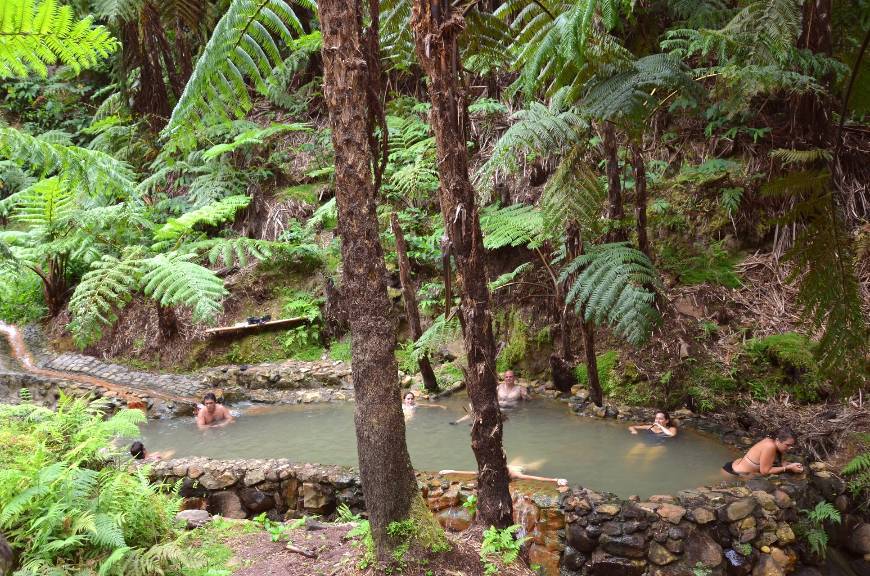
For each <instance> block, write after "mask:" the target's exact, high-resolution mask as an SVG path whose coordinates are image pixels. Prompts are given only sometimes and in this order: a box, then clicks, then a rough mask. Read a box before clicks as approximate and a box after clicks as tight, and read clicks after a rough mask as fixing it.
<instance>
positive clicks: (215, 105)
mask: <svg viewBox="0 0 870 576" xmlns="http://www.w3.org/2000/svg"><path fill="white" fill-rule="evenodd" d="M292 4H295V5H296V6H299V7H302V8H304V9H306V10H309V11H311V12H312V13H316V11H317V6H316V4H315V2H314V1H313V0H292ZM294 34H295V35H302V34H304V30H303V27H302V23H301V22H300V21H299V18H298V16H297V15H296V13H295V12H294V10H293V8H292V6H291V3H290V2H287V1H285V0H233V2H232V3H231V4H230V7H229V9H228V10H227V12H226V14H224V16H223V17H222V18H221V19H220V21H219V22H218V23H217V25H216V26H215V29H214V32H212V35H211V38H210V39H209V41H208V44H207V45H206V47H205V49H204V50H203V53H202V56H200V58H199V60H198V61H197V63H196V67H195V68H194V70H193V74H191V76H190V80H188V82H187V85H186V86H185V87H184V92H183V93H182V94H181V97H180V98H179V99H178V103H177V104H176V105H175V109H174V110H173V111H172V116H171V118H170V119H169V123H168V124H167V125H166V128H165V129H164V134H165V135H167V136H169V137H170V139H171V141H172V142H173V143H175V144H180V145H182V146H183V147H192V146H193V145H194V144H195V140H196V135H195V134H196V133H195V129H196V128H198V127H200V126H201V125H202V124H203V123H204V119H205V118H206V117H218V118H224V119H230V118H232V117H237V118H240V117H242V116H243V115H244V114H245V113H246V112H247V111H248V110H249V109H250V107H251V99H250V96H249V95H248V88H247V83H246V82H247V80H250V81H251V82H253V84H254V87H255V88H256V89H257V90H258V91H259V92H261V93H264V94H265V93H266V92H267V86H266V78H268V77H269V76H270V75H271V73H272V70H273V69H275V68H276V67H278V66H279V65H280V64H281V63H282V62H283V58H282V57H281V49H280V48H279V45H283V46H291V45H292V43H293V37H294Z"/></svg>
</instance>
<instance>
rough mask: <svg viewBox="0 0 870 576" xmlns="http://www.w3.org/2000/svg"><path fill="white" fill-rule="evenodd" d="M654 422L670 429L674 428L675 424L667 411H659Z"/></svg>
mask: <svg viewBox="0 0 870 576" xmlns="http://www.w3.org/2000/svg"><path fill="white" fill-rule="evenodd" d="M654 422H655V423H656V424H661V425H662V426H665V427H668V428H670V427H672V426H674V423H673V422H671V415H670V414H668V411H667V410H659V411H658V412H656V417H655V420H654Z"/></svg>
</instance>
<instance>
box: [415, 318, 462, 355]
mask: <svg viewBox="0 0 870 576" xmlns="http://www.w3.org/2000/svg"><path fill="white" fill-rule="evenodd" d="M461 330H462V328H461V326H460V325H459V318H457V317H456V316H453V317H451V318H450V319H449V320H447V318H445V316H444V314H441V315H439V316H438V317H437V318H435V319H434V320H433V321H432V325H431V326H429V327H428V328H427V329H426V330H425V331H424V332H423V333H422V334H421V335H420V337H419V338H417V340H416V341H415V342H414V348H413V351H412V353H411V356H412V357H413V359H414V361H415V362H419V361H420V359H421V358H422V357H423V356H427V355H428V356H431V355H432V354H433V353H435V352H437V351H438V348H440V347H441V346H444V345H445V344H447V343H448V342H450V341H451V340H454V339H456V337H457V336H459V334H460V332H461Z"/></svg>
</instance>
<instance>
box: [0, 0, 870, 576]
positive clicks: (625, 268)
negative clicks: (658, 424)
mask: <svg viewBox="0 0 870 576" xmlns="http://www.w3.org/2000/svg"><path fill="white" fill-rule="evenodd" d="M439 5H440V4H439ZM324 6H326V4H324ZM354 6H356V4H354ZM369 7H370V8H372V10H363V11H362V12H365V15H364V16H359V18H357V22H356V26H357V27H358V28H359V34H358V35H357V36H358V38H359V41H360V46H365V48H360V49H359V50H360V52H365V54H362V55H361V56H360V57H361V58H363V60H364V61H365V62H366V63H367V64H366V66H367V72H366V74H367V76H366V81H365V82H363V84H361V86H363V88H361V89H364V90H365V91H366V96H365V97H364V98H363V97H361V99H360V102H365V108H366V112H365V114H366V126H365V129H366V134H365V135H363V136H362V137H361V138H360V139H359V140H358V141H359V142H367V143H368V145H367V146H363V148H367V150H366V151H365V154H366V155H367V156H366V159H365V161H364V163H363V164H364V165H365V166H366V170H365V174H362V173H357V174H356V175H355V176H356V177H357V178H358V179H359V180H358V181H359V182H366V184H365V186H366V190H369V189H370V190H371V193H370V194H369V193H368V192H366V193H365V194H363V193H362V192H358V191H356V190H355V191H354V192H355V193H356V192H358V193H359V196H358V198H359V199H360V203H362V200H363V199H365V198H368V197H369V196H371V202H372V203H373V204H372V205H374V203H375V202H376V204H377V205H376V207H375V208H374V212H375V214H376V221H375V222H374V223H373V224H374V226H375V229H376V232H374V233H373V234H372V235H373V236H378V238H375V239H372V238H369V236H366V238H367V239H368V240H369V241H374V244H378V245H379V246H380V245H382V246H383V247H384V259H385V264H386V267H387V273H388V277H389V280H388V281H389V284H390V286H389V288H388V294H389V296H391V297H392V298H393V299H394V300H398V298H399V295H400V294H402V293H403V292H402V291H400V290H399V288H402V289H404V295H405V296H404V297H403V300H404V301H405V304H406V310H405V311H403V312H404V316H405V317H407V318H408V319H410V318H412V317H413V315H414V312H415V309H419V313H420V315H421V317H422V323H421V324H422V325H421V326H418V327H416V329H415V327H414V326H411V327H410V328H409V330H408V331H400V332H399V340H400V342H399V344H398V346H396V347H395V348H396V353H395V354H396V357H397V362H398V366H399V368H400V369H401V370H403V371H404V372H406V373H416V372H417V371H418V370H419V365H420V363H421V362H424V361H425V362H426V363H427V364H428V359H429V358H432V360H433V362H434V363H435V370H434V375H435V377H436V378H437V380H438V382H437V383H435V384H432V382H427V385H429V386H430V387H432V386H435V385H437V384H441V385H444V384H450V383H452V382H453V381H456V380H460V379H463V378H465V379H470V383H469V388H470V390H471V392H472V396H473V397H474V393H475V391H476V390H488V389H489V388H490V387H491V386H490V385H491V384H492V382H489V380H487V378H489V379H491V374H490V372H491V370H489V372H487V370H483V369H482V368H481V367H484V366H488V367H492V366H495V367H497V369H498V370H504V369H507V368H510V367H513V368H517V369H519V370H521V371H523V372H525V373H526V375H528V376H539V375H541V374H545V373H549V375H551V376H552V378H553V380H554V381H555V385H556V387H557V388H559V389H561V390H562V391H564V392H568V391H570V390H571V387H572V385H573V384H574V383H575V382H579V383H580V384H583V385H584V387H588V388H589V392H590V397H591V399H592V401H593V402H595V403H596V404H599V405H600V404H602V403H603V402H605V401H606V400H607V399H610V401H614V402H630V403H638V404H650V405H664V406H667V407H676V406H680V405H684V404H687V405H689V406H690V407H691V408H693V409H695V410H698V411H710V410H716V409H719V408H722V407H724V406H725V405H728V404H729V403H732V402H733V401H734V400H735V399H741V400H748V399H756V400H764V399H767V398H771V397H774V396H777V395H780V394H783V393H785V394H788V395H789V396H790V397H791V398H793V399H794V400H796V401H798V402H815V401H819V400H824V399H829V398H842V397H845V396H848V395H849V394H851V393H853V392H854V391H857V390H860V389H861V388H863V387H864V386H866V375H867V373H868V354H867V342H868V325H867V321H866V320H867V312H868V279H870V224H868V189H867V182H868V181H870V168H868V167H870V161H868V160H870V158H868V153H867V149H868V127H867V117H868V113H870V99H868V94H870V69H868V59H867V58H866V57H865V55H866V50H867V44H868V37H870V32H868V28H870V4H868V3H867V2H866V1H865V0H822V1H820V2H806V3H804V2H801V1H799V0H750V1H735V0H697V1H685V0H657V1H652V2H645V3H635V2H625V1H621V0H573V1H555V0H506V1H497V0H482V1H479V2H473V3H469V4H467V5H465V6H464V7H463V8H462V10H461V11H459V10H457V9H455V8H450V9H449V10H447V12H446V13H445V14H439V13H436V12H438V11H437V10H434V11H431V10H432V5H429V8H426V6H425V5H424V4H423V3H420V2H410V1H408V0H384V1H382V2H380V3H376V2H375V3H371V4H370V5H369ZM430 11H431V12H430ZM448 16H449V19H448ZM319 18H320V15H319V14H318V6H317V5H316V4H315V3H314V2H313V1H311V0H293V1H285V0H232V1H229V0H182V1H179V2H156V1H154V0H115V1H107V0H71V1H70V2H69V3H68V5H62V4H61V3H59V2H57V1H55V0H6V1H5V2H3V3H2V5H0V27H2V34H0V79H2V80H3V86H2V88H0V91H2V92H0V93H2V101H0V270H2V275H0V319H2V320H5V321H8V322H17V323H27V322H34V321H43V322H45V323H46V325H47V326H48V327H49V328H50V329H51V331H52V334H54V335H55V336H57V337H58V343H59V344H61V345H64V343H65V344H66V345H74V346H76V347H79V348H82V349H86V350H91V351H95V350H100V351H102V352H106V353H110V354H114V355H117V356H125V357H126V359H127V360H128V361H131V362H136V363H139V364H140V365H148V366H158V367H161V368H164V369H186V368H192V367H196V366H199V365H202V364H206V363H220V362H236V363H242V362H255V361H265V360H271V359H277V358H284V357H288V356H295V357H298V358H303V359H317V358H319V357H321V356H322V355H325V354H326V355H329V356H331V357H333V358H337V359H348V357H349V356H350V350H351V348H352V349H353V350H355V351H356V354H359V353H360V352H359V351H360V350H361V349H360V348H358V344H357V343H354V344H353V346H352V347H351V341H350V338H351V337H352V336H353V334H352V333H351V334H350V335H349V336H348V328H349V326H351V325H353V324H354V321H355V320H357V317H356V316H355V314H357V312H359V311H358V310H353V309H348V308H349V307H348V305H347V304H346V303H347V302H350V301H353V298H354V297H362V294H360V293H356V288H353V287H354V286H356V284H353V282H350V284H349V285H350V286H351V288H353V290H351V291H352V292H354V293H350V292H349V291H348V286H345V281H347V280H348V279H349V278H352V274H351V275H349V274H343V273H342V272H343V270H342V259H343V258H344V259H345V260H346V259H347V258H348V254H347V253H345V254H342V246H347V245H348V243H349V242H350V241H352V240H355V239H357V238H355V237H353V236H347V234H349V233H350V232H348V227H351V228H353V226H351V225H350V224H349V223H350V218H351V216H352V215H353V212H352V211H348V210H349V208H350V207H351V205H352V200H351V199H352V196H350V195H348V196H345V197H344V198H345V199H344V200H343V199H342V198H343V197H342V194H341V192H342V189H341V188H340V185H341V184H342V182H345V183H346V182H348V181H349V180H347V177H348V173H347V170H348V162H347V160H346V157H345V156H342V157H341V162H339V163H338V165H337V162H336V155H337V154H346V153H347V150H341V149H339V147H338V146H336V145H335V142H336V138H344V137H346V136H348V134H346V133H345V134H342V133H336V131H335V125H334V124H332V123H331V122H337V121H338V120H337V118H339V115H337V113H336V109H335V106H334V104H336V103H330V101H329V98H328V96H329V90H328V88H329V86H326V89H325V87H324V76H326V77H327V78H328V76H329V72H330V70H329V69H328V66H327V65H328V64H329V62H331V60H330V59H329V58H325V57H324V56H323V54H333V53H332V52H329V51H330V50H334V47H330V45H327V40H328V39H327V38H325V37H324V34H325V33H326V32H327V30H326V28H325V27H323V30H322V29H321V28H322V27H321V24H322V23H321V22H320V20H319ZM435 30H437V34H436V33H435ZM427 31H428V32H427ZM427 35H428V36H427ZM436 37H437V41H434V44H432V42H433V41H432V38H436ZM427 38H429V39H428V40H427ZM432 50H441V51H442V52H439V53H440V54H441V56H442V57H441V59H440V60H438V62H441V64H440V65H439V64H438V62H436V61H435V60H437V59H434V58H432V57H431V54H432V53H433V52H431V51H432ZM330 58H331V56H330ZM444 62H451V63H452V66H451V67H450V70H445V69H444V66H443V63H444ZM330 115H331V117H332V120H328V118H329V116H330ZM356 136H359V135H356ZM357 148H359V147H357ZM357 151H358V152H360V153H362V151H360V150H357ZM448 160H449V161H448ZM343 171H344V172H343ZM345 185H346V184H345ZM337 188H338V190H337ZM337 192H338V193H337ZM367 201H368V200H367ZM366 205H368V204H366ZM339 220H341V222H339ZM391 220H392V221H393V222H394V225H393V226H391ZM339 223H340V224H342V226H339ZM370 223H371V222H370ZM478 227H479V229H478ZM397 231H398V232H400V233H401V236H402V237H403V238H402V240H399V239H398V238H397V234H396V232H397ZM378 241H379V242H378ZM398 243H402V244H403V245H406V249H404V250H397V249H396V246H397V244H398ZM378 250H380V248H378ZM373 254H376V255H377V257H378V258H380V256H379V254H380V252H378V251H377V250H376V251H375V252H373ZM373 270H375V272H377V273H378V274H380V272H379V269H376V268H373ZM400 271H401V272H402V274H399V272H400ZM353 272H356V269H355V268H354V270H353ZM454 272H456V273H457V274H454ZM457 275H458V277H459V278H461V281H459V282H458V283H457V282H456V278H455V276H457ZM403 284H404V285H403ZM343 290H344V293H343V292H342V291H343ZM409 296H416V298H415V300H416V301H415V302H411V298H410V297H409ZM343 303H344V305H343ZM474 306H477V307H478V309H477V312H474V311H473V307H474ZM266 312H268V313H271V314H272V315H273V317H279V316H280V317H290V316H293V317H305V318H307V319H308V320H309V323H308V324H306V325H305V326H301V327H299V328H295V329H293V330H290V331H288V332H286V333H283V334H279V335H261V336H256V337H248V338H247V339H245V340H242V341H240V342H239V343H236V344H232V345H226V346H224V347H223V348H221V347H219V346H218V347H214V348H211V347H209V346H207V345H204V344H202V342H201V338H200V337H199V334H198V333H197V330H196V326H198V325H200V324H202V323H207V322H212V323H214V322H218V321H223V322H233V321H236V320H238V319H242V318H244V317H246V316H248V315H251V314H256V315H260V314H263V313H266ZM395 312H396V314H393V313H392V312H390V314H391V315H395V316H402V313H399V311H398V308H396V310H395ZM490 314H491V316H490ZM490 318H492V320H493V321H492V322H490ZM424 328H425V330H423V329H424ZM463 330H464V331H465V332H466V333H467V334H474V335H475V336H471V337H469V338H470V339H472V340H474V339H475V338H477V339H478V340H476V341H478V342H479V343H480V345H479V346H472V347H471V348H470V350H471V351H472V353H466V354H462V353H458V354H457V353H454V352H453V351H446V350H445V347H446V346H447V345H449V344H451V343H452V342H454V341H456V340H457V339H458V337H459V334H460V333H461V332H462V331H463ZM351 332H353V331H351ZM129 334H137V336H136V337H135V338H133V337H130V336H129ZM469 338H467V339H466V340H468V339H469ZM401 340H404V342H401ZM581 343H582V344H581ZM392 347H393V345H392V344H389V348H391V349H392ZM170 350H171V351H170ZM476 350H483V352H482V353H481V354H480V355H477V353H476V352H475V351H476ZM161 355H165V356H168V361H164V360H163V359H161ZM491 356H495V358H492V357H491ZM542 358H543V359H544V361H543V362H542V361H541V359H542ZM383 365H388V366H392V363H391V362H390V363H387V364H383ZM477 378H480V379H481V380H480V382H478V381H477V380H476V379H477ZM485 401H487V399H486V398H484V397H483V396H481V398H480V402H481V404H480V406H483V404H484V403H485ZM76 410H80V408H76ZM475 410H478V404H477V403H475ZM34 414H37V413H36V412H34ZM24 416H26V418H25V420H24V421H25V422H30V420H29V418H30V416H28V415H24ZM94 425H95V424H94ZM33 434H35V435H36V434H37V432H36V431H33ZM484 436H487V435H484ZM489 436H491V435H489ZM489 436H487V437H489ZM36 437H37V436H34V438H36ZM68 448H69V447H68ZM70 449H71V448H70ZM54 454H55V455H54V456H52V458H55V459H57V461H58V462H67V460H66V459H67V458H68V456H67V455H66V452H65V451H64V450H60V451H57V452H55V453H54ZM87 457H88V458H91V457H93V454H90V455H89V456H87ZM76 458H79V456H76ZM67 463H68V464H70V463H69V462H67ZM86 464H87V461H86V460H75V462H72V463H71V465H70V467H69V470H79V468H81V469H82V470H89V468H87V466H86ZM499 466H500V467H503V465H498V466H497V467H499ZM865 468H866V467H864V466H863V464H862V463H859V464H856V465H855V468H854V470H855V473H856V474H858V480H856V482H857V481H860V478H863V476H861V475H860V474H862V473H863V471H864V469H865ZM21 469H22V470H24V471H25V472H22V473H30V472H26V470H27V469H28V468H27V466H24V467H23V468H21ZM31 472H32V471H31ZM70 474H79V475H80V474H81V473H80V472H79V471H76V472H70ZM84 474H85V475H86V476H87V475H88V474H89V473H84ZM77 477H78V476H76V478H77ZM70 478H71V479H72V480H74V478H72V477H70ZM72 480H71V481H72ZM22 481H23V480H22ZM92 481H94V482H96V481H97V480H96V477H95V478H94V479H92ZM484 484H485V483H484ZM861 489H863V488H861ZM489 503H490V499H489V498H483V499H482V502H481V506H482V509H483V510H484V511H485V510H487V509H488V508H487V506H488V505H489ZM73 504H74V503H73ZM73 504H70V505H73ZM75 505H78V504H75ZM92 512H93V514H95V515H96V514H98V513H99V511H92ZM95 517H96V516H95ZM3 518H5V519H6V520H3ZM3 518H0V521H2V522H3V524H4V526H5V525H7V523H8V522H9V521H10V520H9V518H12V517H11V516H10V517H9V518H7V516H4V517H3ZM94 526H96V524H94ZM100 526H102V525H100ZM155 526H158V525H155ZM385 526H386V524H384V526H381V528H384V527H385ZM96 527H99V526H96ZM502 527H503V526H502ZM120 529H123V527H121V528H120ZM16 530H18V528H16ZM88 530H90V532H88ZM114 530H115V532H114V533H115V536H118V535H117V529H114ZM377 530H379V528H378V526H375V531H376V532H377ZM79 532H80V533H81V534H85V533H87V534H91V535H90V536H76V543H75V544H76V546H79V545H84V544H85V543H86V542H89V543H90V544H88V545H89V546H90V545H92V546H93V548H87V549H86V551H85V552H83V554H85V555H92V556H94V557H97V558H100V561H101V562H109V560H111V562H112V563H113V564H112V565H114V563H117V562H121V561H122V560H123V561H125V562H137V561H138V560H135V558H137V557H138V556H136V555H135V554H133V549H132V548H130V551H129V552H124V553H121V552H118V553H117V555H114V554H113V555H112V556H111V557H110V559H105V558H102V557H101V556H100V554H101V553H102V552H99V551H100V550H108V549H109V548H107V547H106V545H107V544H113V546H114V544H117V546H114V549H116V550H120V549H122V548H124V546H125V545H122V541H121V540H119V539H118V538H119V536H118V537H116V538H115V539H114V540H112V542H108V540H106V539H105V538H104V537H103V536H101V535H99V534H100V532H99V531H98V530H96V529H93V530H91V529H90V528H88V527H82V528H81V530H80V531H79ZM79 532H77V533H76V534H78V533H79ZM46 534H48V532H46ZM13 536H14V537H15V538H18V537H19V535H18V532H15V533H14V534H13ZM20 537H21V538H24V537H25V533H24V532H22V533H21V536H20ZM27 537H30V536H27ZM40 537H42V536H40ZM67 537H71V536H64V538H67ZM101 538H102V540H101ZM160 538H162V535H161V536H160V537H156V536H155V537H153V538H151V539H150V540H147V542H149V543H151V544H156V543H157V542H158V541H159V540H160ZM88 539H90V540H88ZM69 545H70V546H72V543H70V544H69ZM56 546H67V545H66V544H63V545H61V544H57V545H56ZM101 546H102V548H101ZM143 550H144V549H143ZM140 552H141V554H147V552H146V551H140ZM140 552H137V553H136V554H139V553H140ZM89 557H90V556H89ZM143 557H144V556H143ZM32 561H33V562H39V561H40V560H39V558H38V557H36V556H34V558H33V559H32ZM119 565H120V564H119ZM107 570H109V568H107Z"/></svg>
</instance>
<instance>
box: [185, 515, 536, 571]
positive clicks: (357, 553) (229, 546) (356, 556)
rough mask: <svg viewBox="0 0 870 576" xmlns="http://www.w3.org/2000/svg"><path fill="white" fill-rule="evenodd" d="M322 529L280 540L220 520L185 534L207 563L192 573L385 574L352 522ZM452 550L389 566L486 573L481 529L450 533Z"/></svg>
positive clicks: (516, 566) (520, 567)
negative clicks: (368, 556)
mask: <svg viewBox="0 0 870 576" xmlns="http://www.w3.org/2000/svg"><path fill="white" fill-rule="evenodd" d="M323 526H324V528H323V529H320V530H306V529H305V528H299V529H296V530H288V531H286V532H285V535H284V536H283V537H282V539H281V540H279V541H278V542H272V540H271V538H270V535H269V533H268V532H265V531H263V530H261V529H259V528H258V527H257V526H256V524H254V523H252V522H246V521H232V520H224V519H219V520H216V521H215V522H213V523H212V524H210V525H207V526H205V527H203V528H200V529H197V530H194V531H192V532H189V533H188V534H186V535H185V537H184V538H185V540H186V541H187V543H188V544H189V546H190V548H191V549H193V550H199V551H200V552H202V553H203V554H204V555H205V556H206V558H207V561H208V564H207V565H206V566H205V567H203V568H201V569H199V570H193V571H186V572H185V573H186V574H187V576H213V575H228V574H233V575H234V576H269V575H274V576H369V575H374V574H379V573H382V572H383V571H379V570H376V569H375V567H373V566H365V567H362V565H363V564H364V563H363V558H364V556H365V550H364V548H363V546H362V545H361V544H360V542H359V540H358V539H349V538H348V537H347V534H348V532H350V531H351V529H352V528H353V526H354V525H353V524H325V525H323ZM447 538H448V541H449V542H450V545H451V550H449V551H448V552H444V553H439V554H434V553H428V554H424V555H419V554H417V553H415V552H414V551H412V552H409V553H408V554H407V557H406V561H405V565H404V568H403V569H399V568H398V567H394V568H392V570H389V573H392V574H397V575H398V574H402V575H404V576H431V575H433V574H437V575H439V576H483V574H484V567H483V564H482V563H481V561H480V541H481V539H482V530H481V529H480V528H478V527H474V528H472V529H469V530H466V531H465V532H463V533H461V534H454V533H450V532H448V533H447ZM288 544H291V545H292V546H294V547H296V548H298V549H302V550H305V551H307V552H311V553H313V554H315V555H316V557H315V558H308V557H306V556H304V555H302V554H300V553H298V552H292V551H290V550H288V549H287V546H288ZM498 574H501V575H503V576H533V575H534V574H535V572H533V571H532V570H530V569H529V568H528V567H527V566H526V565H525V563H523V562H522V561H519V560H518V561H517V562H515V563H513V564H512V565H510V566H503V565H500V566H499V572H498Z"/></svg>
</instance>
